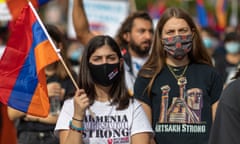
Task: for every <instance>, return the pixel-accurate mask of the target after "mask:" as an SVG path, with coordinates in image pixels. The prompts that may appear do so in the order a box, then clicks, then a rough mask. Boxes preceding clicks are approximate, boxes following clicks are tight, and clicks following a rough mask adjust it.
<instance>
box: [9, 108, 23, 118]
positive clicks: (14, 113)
mask: <svg viewBox="0 0 240 144" xmlns="http://www.w3.org/2000/svg"><path fill="white" fill-rule="evenodd" d="M7 112H8V117H9V119H10V120H12V121H14V120H16V119H18V118H21V117H24V116H25V115H26V113H24V112H21V111H19V110H16V109H14V108H11V107H8V109H7Z"/></svg>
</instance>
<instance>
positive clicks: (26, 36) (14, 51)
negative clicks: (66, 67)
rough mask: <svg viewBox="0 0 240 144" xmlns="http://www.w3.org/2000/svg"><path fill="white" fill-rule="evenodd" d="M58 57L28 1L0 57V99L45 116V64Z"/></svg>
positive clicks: (16, 107) (34, 113) (46, 109)
mask: <svg viewBox="0 0 240 144" xmlns="http://www.w3.org/2000/svg"><path fill="white" fill-rule="evenodd" d="M57 60H59V55H58V53H57V52H56V50H55V47H53V42H52V40H51V39H50V37H49V35H48V33H47V32H46V29H45V27H44V26H43V24H42V22H41V21H40V18H39V16H38V15H37V13H36V11H35V9H34V8H33V6H32V5H31V3H30V2H29V5H27V6H26V7H25V8H24V9H23V11H22V13H21V14H20V15H19V17H18V19H17V20H16V23H15V25H14V26H13V31H12V33H11V35H10V38H9V40H8V43H7V46H6V49H5V52H4V54H3V56H2V58H1V60H0V102H2V103H3V104H7V105H8V106H10V107H13V108H15V109H17V110H20V111H22V112H26V113H28V114H31V115H35V116H42V117H45V116H47V115H48V113H49V100H48V93H47V87H46V78H45V72H44V67H46V66H47V65H49V64H51V63H53V62H55V61H57Z"/></svg>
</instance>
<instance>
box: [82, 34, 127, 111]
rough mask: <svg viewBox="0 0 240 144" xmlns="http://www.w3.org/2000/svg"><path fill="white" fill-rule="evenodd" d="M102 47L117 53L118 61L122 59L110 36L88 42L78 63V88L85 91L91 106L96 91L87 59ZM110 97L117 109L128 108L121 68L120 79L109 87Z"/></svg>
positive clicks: (101, 36)
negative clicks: (105, 46)
mask: <svg viewBox="0 0 240 144" xmlns="http://www.w3.org/2000/svg"><path fill="white" fill-rule="evenodd" d="M104 45H108V46H110V48H112V50H113V51H114V52H116V53H117V55H118V57H119V59H120V58H122V54H121V51H120V48H119V46H118V45H117V43H116V42H115V41H114V39H113V38H111V37H110V36H103V35H100V36H95V37H93V38H92V39H91V40H90V41H89V43H88V44H87V46H86V47H85V49H84V52H83V55H82V59H81V62H80V70H79V86H80V88H83V89H84V90H85V91H86V93H87V95H88V97H89V99H90V103H91V104H93V102H94V100H95V98H96V91H95V87H94V81H93V79H92V76H91V73H90V70H89V59H90V57H91V55H92V54H93V53H94V52H95V51H96V49H98V48H100V47H101V46H104ZM110 96H111V102H112V104H117V105H118V106H117V109H125V108H126V107H128V105H129V99H130V96H129V94H128V91H127V88H126V85H125V76H124V68H123V67H122V69H121V70H120V77H119V78H118V79H117V80H116V81H115V82H114V83H113V85H112V87H111V90H110Z"/></svg>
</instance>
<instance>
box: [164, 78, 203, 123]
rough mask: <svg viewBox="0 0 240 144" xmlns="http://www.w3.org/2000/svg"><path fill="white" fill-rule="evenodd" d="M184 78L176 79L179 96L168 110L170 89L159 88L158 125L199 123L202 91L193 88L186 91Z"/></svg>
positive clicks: (167, 87)
mask: <svg viewBox="0 0 240 144" xmlns="http://www.w3.org/2000/svg"><path fill="white" fill-rule="evenodd" d="M186 84H187V79H186V77H180V78H179V79H178V85H179V91H180V95H179V96H177V97H174V98H173V99H172V103H171V105H170V107H169V108H168V102H169V100H168V99H169V96H168V94H169V91H170V87H169V86H168V85H164V86H162V87H161V91H162V102H161V107H160V111H161V114H160V117H159V123H201V109H202V106H203V100H202V90H201V89H199V88H193V89H189V90H187V91H186V89H185V86H186Z"/></svg>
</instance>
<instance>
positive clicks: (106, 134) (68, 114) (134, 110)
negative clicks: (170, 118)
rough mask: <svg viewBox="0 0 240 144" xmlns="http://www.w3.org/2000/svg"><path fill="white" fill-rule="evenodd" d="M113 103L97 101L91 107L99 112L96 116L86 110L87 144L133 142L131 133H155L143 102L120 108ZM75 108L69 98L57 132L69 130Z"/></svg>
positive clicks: (84, 137) (84, 136) (85, 136)
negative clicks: (111, 104)
mask: <svg viewBox="0 0 240 144" xmlns="http://www.w3.org/2000/svg"><path fill="white" fill-rule="evenodd" d="M115 108H116V106H110V105H109V102H99V101H95V103H94V104H93V105H92V106H91V107H90V109H91V111H92V112H94V113H95V116H94V118H92V117H91V116H90V114H89V111H88V110H87V111H86V116H85V119H84V123H83V125H84V129H85V130H84V132H83V141H84V143H85V144H129V143H130V140H131V139H130V136H132V135H134V134H136V133H141V132H150V133H153V131H152V128H151V125H150V123H149V121H148V119H147V116H146V114H145V113H144V110H143V108H142V107H141V104H140V103H139V102H138V101H137V100H134V101H133V103H132V102H130V105H129V107H128V108H127V109H124V110H116V109H115ZM73 111H74V106H73V99H69V100H66V101H65V102H64V105H63V107H62V110H61V113H60V115H59V117H58V121H57V124H56V127H55V134H56V135H58V131H59V130H68V129H69V122H70V120H72V116H73Z"/></svg>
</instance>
